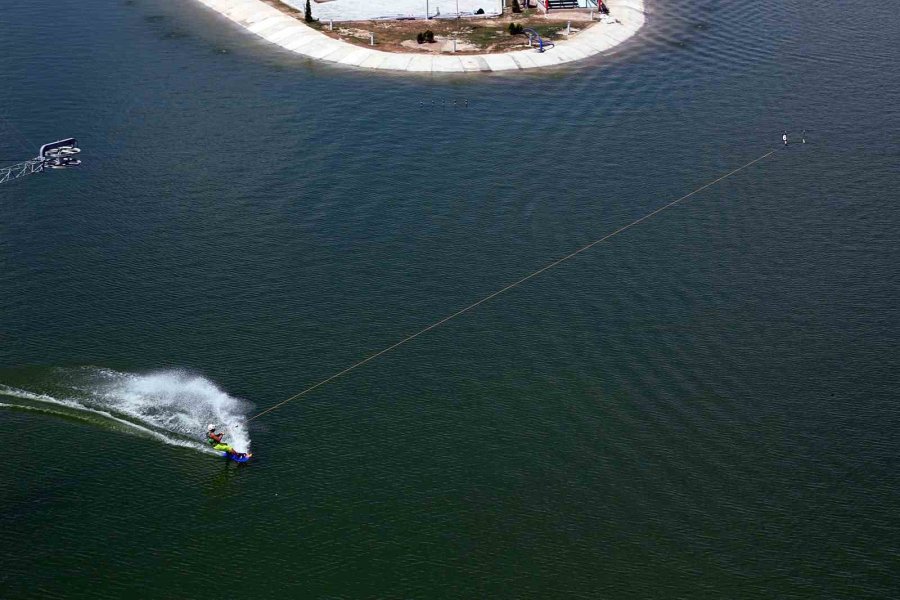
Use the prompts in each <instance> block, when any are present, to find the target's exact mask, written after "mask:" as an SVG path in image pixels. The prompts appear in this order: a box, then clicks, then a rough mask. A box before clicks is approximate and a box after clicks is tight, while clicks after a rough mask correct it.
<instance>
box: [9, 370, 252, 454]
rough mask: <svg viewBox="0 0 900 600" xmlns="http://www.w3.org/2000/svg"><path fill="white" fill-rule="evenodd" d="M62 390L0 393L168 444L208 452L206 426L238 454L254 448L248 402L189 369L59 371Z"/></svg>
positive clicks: (19, 390) (15, 390)
mask: <svg viewBox="0 0 900 600" xmlns="http://www.w3.org/2000/svg"><path fill="white" fill-rule="evenodd" d="M57 374H58V375H59V376H60V377H59V379H60V380H61V383H62V387H63V389H62V391H61V392H56V390H55V389H54V391H53V393H52V394H46V393H37V392H32V391H29V390H22V389H17V388H12V387H9V386H5V385H0V394H2V395H4V396H7V397H12V398H20V399H23V400H28V401H31V402H35V403H38V404H43V405H48V404H52V405H56V406H60V407H65V408H66V409H70V410H73V411H76V412H78V411H84V412H87V413H91V414H93V415H97V416H100V417H104V418H107V419H110V420H112V421H114V422H116V423H118V424H120V425H125V426H126V430H132V431H134V432H135V433H141V434H145V435H150V436H152V437H154V438H157V439H161V440H163V441H165V442H166V443H169V444H173V445H177V446H188V447H193V448H197V449H203V450H208V449H209V447H208V446H207V445H206V444H205V443H204V438H205V436H206V426H207V424H208V423H214V424H216V425H217V426H218V427H219V430H220V431H222V430H224V431H225V440H224V441H225V442H227V443H229V444H231V445H232V446H234V448H235V450H237V451H239V452H246V451H248V450H249V448H250V437H249V435H248V432H247V428H246V413H247V410H248V409H249V408H250V406H249V404H248V403H247V402H245V401H243V400H240V399H238V398H234V397H232V396H229V395H228V394H226V393H225V392H223V391H222V390H220V389H219V388H218V387H217V386H216V385H215V384H214V383H212V382H211V381H209V380H208V379H205V378H204V377H201V376H199V375H195V374H192V373H189V372H185V371H179V370H171V371H159V372H155V373H148V374H142V375H139V374H131V373H120V372H118V371H113V370H111V369H95V368H83V369H60V370H58V371H57Z"/></svg>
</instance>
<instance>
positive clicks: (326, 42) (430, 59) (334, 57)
mask: <svg viewBox="0 0 900 600" xmlns="http://www.w3.org/2000/svg"><path fill="white" fill-rule="evenodd" d="M200 2H202V3H203V4H205V5H207V6H209V7H210V8H212V9H213V10H215V11H217V12H219V13H221V14H223V15H225V16H226V17H228V18H229V19H231V20H232V21H234V22H236V23H238V24H240V25H242V26H243V27H245V28H246V29H248V30H249V31H251V32H252V33H255V34H256V35H258V36H260V37H262V38H264V39H266V40H268V41H270V42H272V43H273V44H278V45H279V46H281V47H283V48H286V49H287V50H290V51H291V52H296V53H297V54H302V55H304V56H308V57H310V58H315V59H318V60H324V61H328V62H334V63H338V64H342V65H348V66H353V67H360V68H364V69H381V70H389V71H409V72H419V73H466V72H478V71H515V70H517V69H534V68H540V67H552V66H555V65H561V64H565V63H568V62H572V61H576V60H581V59H583V58H587V57H588V56H593V55H594V54H599V53H600V52H604V51H606V50H609V49H610V48H613V47H614V46H618V45H619V44H621V43H622V42H624V41H625V40H627V39H628V38H630V37H631V36H632V35H634V34H635V32H637V30H638V29H640V28H641V27H642V26H643V24H644V2H643V0H606V5H607V6H609V8H610V11H611V12H612V14H613V16H614V17H616V19H618V20H619V23H597V24H595V25H594V26H593V27H591V28H590V29H587V30H585V31H582V32H580V33H578V34H577V35H573V36H572V39H571V40H565V41H560V42H558V43H557V44H556V46H555V47H553V48H549V49H548V50H546V51H545V52H543V53H541V52H538V51H537V50H533V49H529V50H518V51H516V52H507V53H504V54H439V55H431V54H413V53H409V54H406V53H395V52H382V51H381V50H374V49H371V48H366V47H363V46H356V45H354V44H350V43H349V42H342V41H341V40H336V39H334V38H330V37H328V36H327V35H325V34H324V33H320V32H318V31H316V30H315V29H312V28H310V27H307V26H306V25H305V24H304V23H303V22H302V21H299V20H297V19H295V18H293V17H291V16H288V15H286V14H285V13H283V12H281V11H280V10H278V9H277V8H274V7H273V6H270V5H268V4H265V3H264V2H262V1H261V0H200Z"/></svg>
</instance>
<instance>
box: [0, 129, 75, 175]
mask: <svg viewBox="0 0 900 600" xmlns="http://www.w3.org/2000/svg"><path fill="white" fill-rule="evenodd" d="M80 152H81V148H79V147H78V140H76V139H75V138H66V139H64V140H57V141H55V142H50V143H49V144H44V145H43V146H41V149H40V151H39V152H38V155H37V156H35V157H34V158H30V159H28V160H23V161H21V162H19V163H16V164H13V165H10V166H8V167H0V183H6V182H8V181H12V180H13V179H19V178H20V177H25V176H26V175H31V174H33V173H42V172H44V171H46V170H47V169H54V170H58V169H71V168H73V167H77V166H78V165H80V164H81V160H79V159H78V154H79V153H80Z"/></svg>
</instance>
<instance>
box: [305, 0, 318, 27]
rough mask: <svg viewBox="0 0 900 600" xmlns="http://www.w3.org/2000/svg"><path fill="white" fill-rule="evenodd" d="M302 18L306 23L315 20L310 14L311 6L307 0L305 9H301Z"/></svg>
mask: <svg viewBox="0 0 900 600" xmlns="http://www.w3.org/2000/svg"><path fill="white" fill-rule="evenodd" d="M303 20H304V21H306V22H307V23H312V22H313V21H315V19H313V16H312V7H311V6H310V5H309V0H306V10H304V11H303Z"/></svg>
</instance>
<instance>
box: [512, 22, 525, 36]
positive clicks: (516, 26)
mask: <svg viewBox="0 0 900 600" xmlns="http://www.w3.org/2000/svg"><path fill="white" fill-rule="evenodd" d="M523 31H525V28H524V27H522V25H521V24H519V23H510V24H509V35H519V34H520V33H522V32H523Z"/></svg>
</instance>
